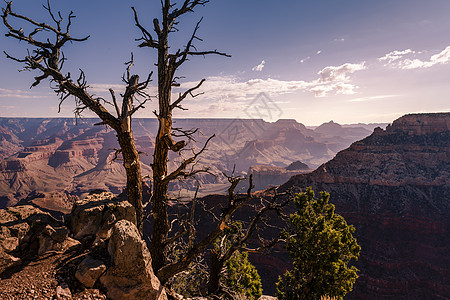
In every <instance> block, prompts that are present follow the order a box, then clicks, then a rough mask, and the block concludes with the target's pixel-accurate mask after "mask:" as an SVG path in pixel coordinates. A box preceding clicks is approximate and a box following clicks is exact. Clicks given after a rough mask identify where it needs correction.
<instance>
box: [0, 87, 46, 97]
mask: <svg viewBox="0 0 450 300" xmlns="http://www.w3.org/2000/svg"><path fill="white" fill-rule="evenodd" d="M49 96H51V95H49V94H48V93H47V94H39V93H36V92H32V91H24V90H10V89H3V88H0V98H20V99H35V98H49Z"/></svg>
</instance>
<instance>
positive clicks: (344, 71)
mask: <svg viewBox="0 0 450 300" xmlns="http://www.w3.org/2000/svg"><path fill="white" fill-rule="evenodd" d="M365 69H367V67H366V66H365V62H361V63H359V64H351V63H346V64H343V65H340V66H328V67H325V68H324V69H323V70H322V71H320V72H319V73H318V74H319V76H320V80H321V81H322V82H330V81H347V80H349V74H352V73H354V72H356V71H361V70H365Z"/></svg>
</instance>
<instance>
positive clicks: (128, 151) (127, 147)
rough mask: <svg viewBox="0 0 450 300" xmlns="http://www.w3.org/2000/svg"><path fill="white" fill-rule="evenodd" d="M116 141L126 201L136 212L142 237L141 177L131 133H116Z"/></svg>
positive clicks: (137, 155)
mask: <svg viewBox="0 0 450 300" xmlns="http://www.w3.org/2000/svg"><path fill="white" fill-rule="evenodd" d="M117 139H118V141H119V145H120V148H121V149H122V156H123V166H124V167H125V171H126V174H127V193H128V201H129V202H130V203H131V205H133V207H134V209H135V210H136V221H137V226H136V227H137V228H138V230H139V232H140V233H141V235H142V230H143V228H142V225H143V222H142V221H143V206H142V175H141V163H140V161H139V154H138V151H137V149H136V145H135V143H134V138H133V133H132V132H131V131H130V132H117Z"/></svg>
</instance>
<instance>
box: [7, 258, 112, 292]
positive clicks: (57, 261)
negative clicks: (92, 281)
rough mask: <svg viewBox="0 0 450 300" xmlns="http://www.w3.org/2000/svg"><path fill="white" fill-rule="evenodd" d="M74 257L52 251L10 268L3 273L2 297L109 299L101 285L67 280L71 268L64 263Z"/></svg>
mask: <svg viewBox="0 0 450 300" xmlns="http://www.w3.org/2000/svg"><path fill="white" fill-rule="evenodd" d="M70 259H73V257H72V254H70V253H66V254H55V253H50V254H47V255H44V256H43V257H40V258H39V259H36V260H32V261H23V262H22V263H21V264H20V265H17V266H14V267H12V268H8V269H7V270H5V271H4V272H3V273H1V275H0V278H1V280H0V299H4V300H16V299H39V300H47V299H48V300H50V299H106V295H104V294H103V293H102V292H101V291H100V290H98V289H84V288H82V287H80V286H78V287H77V286H76V285H77V283H76V282H70V281H69V280H67V278H66V277H65V276H64V273H65V272H66V271H67V270H65V269H61V268H60V265H61V263H62V262H64V261H67V260H70ZM69 264H70V263H69ZM66 281H69V282H68V283H67V282H66ZM69 286H70V287H71V288H70V287H69Z"/></svg>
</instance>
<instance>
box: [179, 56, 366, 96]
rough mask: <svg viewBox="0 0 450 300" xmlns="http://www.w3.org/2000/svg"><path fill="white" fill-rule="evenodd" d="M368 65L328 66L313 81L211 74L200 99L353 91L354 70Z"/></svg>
mask: <svg viewBox="0 0 450 300" xmlns="http://www.w3.org/2000/svg"><path fill="white" fill-rule="evenodd" d="M364 69H366V67H365V62H361V63H359V64H351V63H346V64H343V65H341V66H328V67H325V68H324V69H322V70H321V71H319V72H318V75H319V78H317V79H315V80H312V81H304V80H297V81H296V80H291V81H288V80H279V79H272V78H267V79H250V80H247V81H241V80H240V79H239V78H238V77H236V76H216V77H209V78H207V80H206V82H205V83H204V84H203V85H202V87H201V92H204V95H201V96H199V97H198V98H197V99H198V100H202V99H215V100H216V101H217V100H218V99H221V100H223V101H233V102H235V101H248V99H251V98H253V97H254V96H255V95H257V94H259V93H261V92H265V93H267V94H269V95H271V96H278V95H283V94H288V93H294V92H298V91H309V92H312V93H314V95H315V96H316V97H325V96H327V95H328V94H331V93H334V94H344V95H350V94H354V93H355V89H357V88H358V86H356V85H355V84H353V83H351V82H350V74H352V73H354V72H356V71H360V70H364ZM194 85H195V82H186V83H183V84H182V86H181V88H182V89H186V88H189V87H192V86H194Z"/></svg>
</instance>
